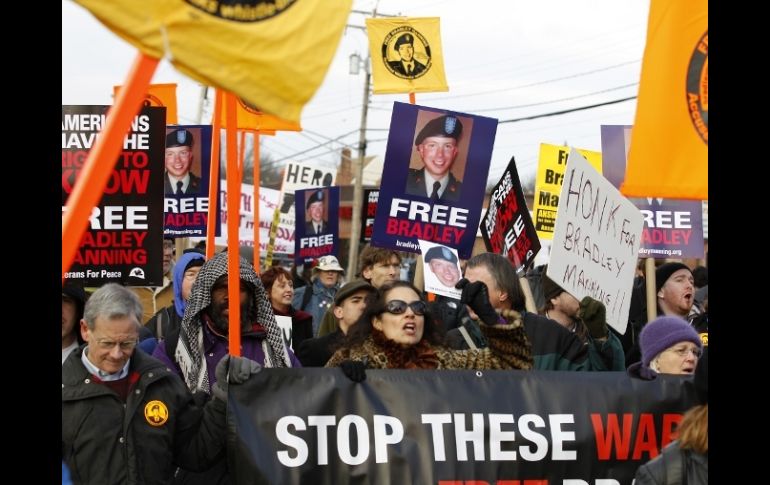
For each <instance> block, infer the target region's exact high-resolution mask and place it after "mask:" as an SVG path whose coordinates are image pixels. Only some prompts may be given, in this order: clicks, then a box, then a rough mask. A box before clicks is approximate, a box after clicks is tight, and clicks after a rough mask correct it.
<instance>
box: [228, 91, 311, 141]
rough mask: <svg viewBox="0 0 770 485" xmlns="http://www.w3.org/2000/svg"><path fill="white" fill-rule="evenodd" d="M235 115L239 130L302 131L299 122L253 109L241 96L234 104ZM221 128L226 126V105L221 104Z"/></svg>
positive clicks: (264, 131)
mask: <svg viewBox="0 0 770 485" xmlns="http://www.w3.org/2000/svg"><path fill="white" fill-rule="evenodd" d="M235 110H236V111H235V116H236V120H237V121H236V124H237V125H238V126H237V129H239V130H259V131H260V132H261V133H265V134H269V133H266V132H271V131H272V134H273V135H274V134H275V131H276V130H278V131H302V127H301V126H300V125H299V123H293V122H291V121H286V120H282V119H281V118H278V117H277V116H273V115H269V114H266V113H262V112H260V111H259V110H257V109H255V108H254V107H253V106H251V105H250V104H249V103H247V102H246V101H244V100H243V99H241V98H238V102H237V103H236V105H235ZM220 123H221V124H222V128H227V105H222V116H221V117H220Z"/></svg>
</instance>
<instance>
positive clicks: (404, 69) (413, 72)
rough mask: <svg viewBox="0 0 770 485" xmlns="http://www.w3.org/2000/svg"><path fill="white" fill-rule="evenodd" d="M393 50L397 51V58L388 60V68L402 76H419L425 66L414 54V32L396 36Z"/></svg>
mask: <svg viewBox="0 0 770 485" xmlns="http://www.w3.org/2000/svg"><path fill="white" fill-rule="evenodd" d="M393 50H395V51H396V53H397V60H393V61H388V66H390V69H391V70H392V71H393V72H394V73H397V74H400V75H401V76H403V77H407V78H414V77H419V76H420V75H421V74H422V73H423V72H425V69H426V66H425V64H423V63H422V62H420V61H418V60H417V59H416V58H415V56H414V34H412V33H409V32H407V33H404V34H401V35H400V36H398V37H397V38H396V42H395V43H394V44H393Z"/></svg>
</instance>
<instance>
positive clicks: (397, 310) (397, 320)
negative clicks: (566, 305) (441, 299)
mask: <svg viewBox="0 0 770 485" xmlns="http://www.w3.org/2000/svg"><path fill="white" fill-rule="evenodd" d="M477 289H478V288H477ZM475 293H476V295H478V294H479V293H483V295H486V291H483V292H478V291H476V292H475ZM370 298H373V299H371V300H370V301H369V302H368V304H367V307H366V310H364V313H363V315H362V316H361V318H360V319H359V320H358V322H357V323H356V324H355V325H354V326H353V327H352V328H351V329H350V330H349V331H348V335H347V337H346V338H345V340H344V341H343V342H342V345H341V347H340V349H339V350H337V352H335V354H334V355H333V356H332V357H331V359H329V361H328V362H327V364H326V367H343V370H345V365H346V364H348V363H350V362H351V361H354V362H364V363H365V365H366V367H367V368H371V369H531V368H532V352H531V345H530V343H529V341H528V340H527V337H526V334H525V333H524V328H523V326H522V324H521V320H520V319H521V317H520V316H519V315H518V314H514V313H511V316H509V317H505V318H504V317H499V322H498V323H499V324H497V325H484V324H482V325H481V327H482V331H483V332H484V334H485V336H486V337H487V339H488V340H489V346H488V347H487V348H484V349H478V350H452V349H449V348H447V347H444V346H443V345H441V336H440V335H439V331H438V327H437V325H436V323H435V322H434V320H433V318H432V316H431V314H430V312H429V311H428V306H427V304H426V303H425V301H424V300H423V299H422V297H421V296H420V292H419V291H418V290H417V288H415V287H414V286H413V285H412V284H411V283H409V282H407V281H394V282H391V283H387V284H385V285H383V286H381V287H380V289H379V291H378V292H376V293H374V294H373V296H371V297H370ZM481 298H482V300H483V296H482V297H481ZM475 301H480V300H479V298H478V297H476V298H474V302H475ZM474 302H469V304H470V305H471V306H473V305H474ZM486 305H489V306H490V308H491V305H490V303H489V297H488V296H487V297H486ZM477 306H478V304H477ZM492 311H493V312H494V310H492ZM346 374H348V375H349V377H351V378H352V379H354V380H362V379H363V377H362V378H361V379H355V378H354V377H352V376H351V375H350V374H349V373H348V372H347V371H346Z"/></svg>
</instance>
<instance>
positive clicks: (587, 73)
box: [431, 59, 641, 101]
mask: <svg viewBox="0 0 770 485" xmlns="http://www.w3.org/2000/svg"><path fill="white" fill-rule="evenodd" d="M640 60H641V59H636V60H634V61H627V62H621V63H620V64H613V65H611V66H607V67H601V68H599V69H593V70H591V71H584V72H579V73H576V74H570V75H569V76H562V77H557V78H553V79H546V80H545V81H537V82H534V83H529V84H522V85H520V86H514V87H512V88H501V89H493V90H491V91H489V90H488V91H484V92H481V93H469V94H459V95H454V96H440V97H437V98H431V101H439V100H444V99H452V100H454V99H458V98H470V97H472V96H483V95H485V94H493V93H501V92H504V91H513V90H514V89H522V88H531V87H533V86H541V85H543V84H549V83H553V82H557V81H563V80H565V79H574V78H576V77H583V76H588V75H591V74H596V73H597V72H603V71H609V70H610V69H615V68H618V67H622V66H627V65H629V64H633V63H635V62H639V61H640Z"/></svg>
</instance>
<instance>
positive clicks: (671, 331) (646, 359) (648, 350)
mask: <svg viewBox="0 0 770 485" xmlns="http://www.w3.org/2000/svg"><path fill="white" fill-rule="evenodd" d="M679 342H692V343H694V344H695V345H697V346H698V348H699V349H701V348H703V343H701V340H700V336H699V335H698V332H696V331H695V329H694V328H692V327H691V326H690V324H689V323H687V322H686V321H684V320H683V319H681V318H679V317H660V318H656V319H655V320H653V321H651V322H650V323H648V324H647V325H645V326H644V328H643V329H642V333H641V334H640V335H639V348H640V349H641V351H642V366H643V367H650V362H652V360H653V359H654V358H655V357H657V356H658V354H660V353H661V352H663V351H664V350H666V349H667V348H669V347H671V346H672V345H676V344H678V343H679Z"/></svg>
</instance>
